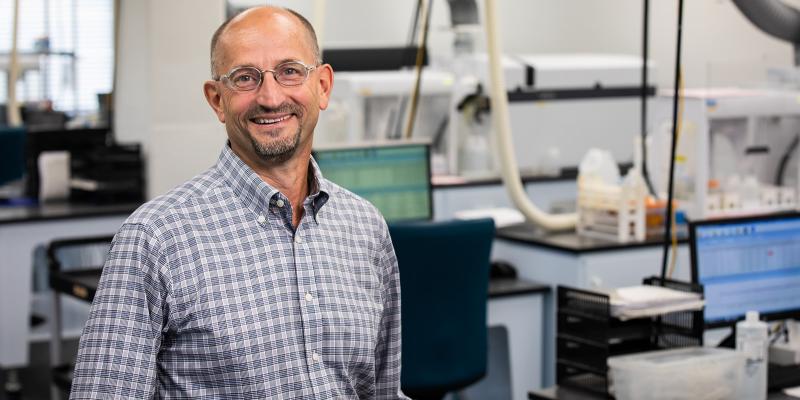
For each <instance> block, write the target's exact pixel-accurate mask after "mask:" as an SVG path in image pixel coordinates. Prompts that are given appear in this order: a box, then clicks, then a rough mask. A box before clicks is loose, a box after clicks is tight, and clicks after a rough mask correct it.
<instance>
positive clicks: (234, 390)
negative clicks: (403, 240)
mask: <svg viewBox="0 0 800 400" xmlns="http://www.w3.org/2000/svg"><path fill="white" fill-rule="evenodd" d="M310 167H311V171H312V172H311V173H312V174H313V176H312V178H311V179H310V186H311V187H310V192H311V195H309V196H308V197H307V198H306V199H305V201H304V203H303V207H304V215H303V218H302V220H301V221H300V224H299V225H298V227H297V229H296V231H295V229H294V228H293V227H292V224H291V221H292V215H291V214H292V210H291V207H290V206H289V204H290V203H289V200H288V199H287V198H286V197H285V196H284V195H283V194H281V193H280V192H278V191H277V190H276V189H274V188H272V187H270V186H269V185H267V184H266V183H265V182H264V181H263V180H261V179H260V178H259V177H258V175H256V174H255V172H254V171H253V170H252V169H250V168H249V167H248V166H247V165H246V164H244V163H243V162H242V161H241V159H239V158H238V157H237V156H236V155H235V154H234V153H233V152H232V151H231V149H230V148H229V147H228V146H225V148H224V149H223V151H222V153H221V155H220V157H219V161H218V162H217V164H216V165H215V166H214V167H212V168H211V169H209V170H208V171H206V172H205V173H203V174H201V175H199V176H197V177H195V178H194V179H192V180H190V181H189V182H187V183H185V184H183V185H182V186H180V187H178V188H176V189H174V190H172V191H171V192H170V193H168V194H166V195H164V196H161V197H158V198H156V199H154V200H153V201H151V202H149V203H147V204H145V205H144V206H142V207H141V208H139V209H138V210H137V211H136V212H135V213H134V214H133V215H131V216H130V218H128V220H127V221H126V222H125V223H124V224H123V226H122V228H121V229H120V231H119V232H118V233H117V235H116V236H115V237H114V241H113V244H112V246H111V249H110V251H109V253H108V257H107V260H106V263H105V266H104V269H103V276H102V279H101V280H100V288H99V290H98V292H97V296H96V297H95V299H94V304H93V305H92V309H91V313H90V316H89V321H88V323H87V325H86V327H85V329H84V331H83V335H82V337H81V341H80V349H79V353H78V359H77V365H76V368H75V378H74V381H73V385H72V394H71V398H73V399H101V398H102V399H106V398H119V399H134V398H135V399H145V398H159V399H173V398H214V399H221V398H226V399H268V398H269V399H301V398H302V399H312V398H313V399H340V398H346V399H355V398H359V399H394V398H405V396H404V395H403V394H402V392H401V390H400V282H399V276H398V270H397V260H396V258H395V255H394V250H393V248H392V243H391V239H390V238H389V233H388V230H387V228H386V224H385V222H384V220H383V218H382V217H381V215H380V214H379V213H378V211H377V210H376V209H375V208H374V207H373V206H372V205H370V204H369V203H367V202H366V201H364V200H363V199H361V198H359V197H357V196H355V195H354V194H352V193H350V192H348V191H346V190H344V189H342V188H341V187H338V186H337V185H335V184H333V183H331V182H330V181H328V180H326V179H324V178H323V177H322V175H321V174H320V172H319V170H318V168H317V166H316V163H314V162H313V160H312V162H311V165H310Z"/></svg>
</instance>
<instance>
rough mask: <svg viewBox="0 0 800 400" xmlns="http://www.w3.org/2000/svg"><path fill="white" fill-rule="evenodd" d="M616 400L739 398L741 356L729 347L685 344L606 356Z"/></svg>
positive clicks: (728, 399)
mask: <svg viewBox="0 0 800 400" xmlns="http://www.w3.org/2000/svg"><path fill="white" fill-rule="evenodd" d="M608 366H609V371H610V375H609V377H610V381H611V382H610V386H611V388H610V390H611V391H612V392H613V394H614V396H615V397H616V399H617V400H629V399H630V400H649V399H653V400H655V399H658V400H664V399H670V400H682V399H686V400H701V399H702V400H739V397H737V396H738V395H739V393H738V392H739V390H738V385H739V381H740V380H739V373H740V371H742V369H743V368H744V358H743V357H742V356H741V354H740V353H737V352H736V351H734V350H732V349H722V348H709V347H688V348H681V349H672V350H660V351H649V352H645V353H638V354H630V355H625V356H617V357H609V359H608Z"/></svg>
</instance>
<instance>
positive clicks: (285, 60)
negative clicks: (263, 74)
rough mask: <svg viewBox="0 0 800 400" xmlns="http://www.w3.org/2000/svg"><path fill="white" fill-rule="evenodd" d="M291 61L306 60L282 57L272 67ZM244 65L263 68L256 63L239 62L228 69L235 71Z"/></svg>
mask: <svg viewBox="0 0 800 400" xmlns="http://www.w3.org/2000/svg"><path fill="white" fill-rule="evenodd" d="M290 62H299V63H303V64H305V62H304V61H301V60H300V59H297V58H284V59H282V60H280V61H278V62H277V63H275V66H273V67H272V68H275V67H277V66H278V65H281V64H286V63H290ZM242 67H253V68H256V69H258V70H259V71H260V70H261V67H260V66H258V65H255V64H253V63H244V64H238V65H234V66H233V67H231V68H230V69H229V70H228V72H230V71H233V70H234V69H236V68H242Z"/></svg>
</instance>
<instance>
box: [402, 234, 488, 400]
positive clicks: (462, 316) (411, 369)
mask: <svg viewBox="0 0 800 400" xmlns="http://www.w3.org/2000/svg"><path fill="white" fill-rule="evenodd" d="M389 231H390V233H391V236H392V242H393V244H394V249H395V253H396V254H397V259H398V265H399V269H400V282H401V296H402V298H401V308H402V343H403V348H402V386H403V390H404V391H405V392H406V394H409V395H411V396H412V397H437V396H438V395H443V394H444V393H445V392H448V391H452V390H458V389H461V388H463V387H466V386H467V385H469V384H471V383H473V382H475V381H477V380H479V379H480V378H481V377H483V376H484V375H485V374H486V362H487V332H486V303H487V299H488V290H489V289H488V287H489V263H490V261H489V257H490V252H491V247H492V240H493V239H494V233H495V229H494V222H493V221H492V220H491V219H482V220H468V221H447V222H414V223H396V224H391V225H390V226H389Z"/></svg>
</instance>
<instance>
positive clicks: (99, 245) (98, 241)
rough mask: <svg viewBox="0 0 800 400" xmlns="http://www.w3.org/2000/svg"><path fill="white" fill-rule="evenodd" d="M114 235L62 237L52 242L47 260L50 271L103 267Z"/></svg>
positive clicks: (48, 248) (48, 249)
mask: <svg viewBox="0 0 800 400" xmlns="http://www.w3.org/2000/svg"><path fill="white" fill-rule="evenodd" d="M112 239H113V236H96V237H82V238H73V239H61V240H54V241H52V242H50V245H49V246H48V247H47V260H48V264H49V266H50V271H69V270H76V269H87V268H91V269H97V268H101V267H102V266H103V264H104V263H105V260H106V255H107V254H108V249H109V247H111V240H112Z"/></svg>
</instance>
